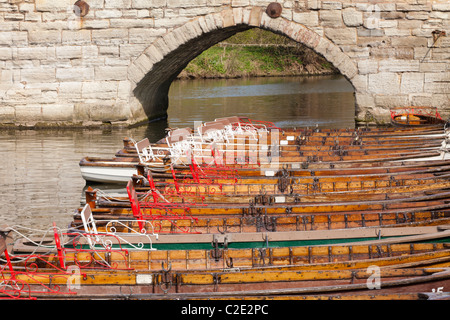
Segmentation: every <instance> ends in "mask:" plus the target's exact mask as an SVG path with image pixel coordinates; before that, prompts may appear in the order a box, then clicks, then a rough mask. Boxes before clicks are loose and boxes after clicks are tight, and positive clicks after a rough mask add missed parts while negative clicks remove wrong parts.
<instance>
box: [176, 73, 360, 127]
mask: <svg viewBox="0 0 450 320" xmlns="http://www.w3.org/2000/svg"><path fill="white" fill-rule="evenodd" d="M354 105H355V102H354V96H353V87H352V85H351V84H350V83H349V82H348V81H347V80H346V79H345V78H344V77H342V76H317V77H288V78H257V79H231V80H230V79H228V80H214V81H211V80H195V81H178V82H175V83H174V84H172V87H171V90H170V108H169V121H170V122H171V125H181V124H182V123H184V122H185V121H187V120H190V121H191V123H192V122H193V121H195V120H198V119H205V118H206V119H214V118H217V117H225V116H229V115H239V116H248V117H253V118H255V119H260V120H265V121H273V122H275V123H276V124H277V126H280V127H293V126H297V127H306V126H315V125H316V124H318V125H319V126H320V127H331V128H336V127H341V128H342V127H345V128H349V127H350V128H353V127H354V125H355V121H354V115H355V111H354V110H355V107H354Z"/></svg>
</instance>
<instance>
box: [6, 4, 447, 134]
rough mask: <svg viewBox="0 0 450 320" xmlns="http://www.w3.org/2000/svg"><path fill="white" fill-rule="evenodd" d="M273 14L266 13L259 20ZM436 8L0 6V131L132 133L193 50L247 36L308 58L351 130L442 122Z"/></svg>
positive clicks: (162, 108)
mask: <svg viewBox="0 0 450 320" xmlns="http://www.w3.org/2000/svg"><path fill="white" fill-rule="evenodd" d="M269 5H270V8H276V10H267V9H268V7H269ZM449 13H450V3H449V1H448V0H434V1H432V0H399V1H396V2H393V1H377V0H335V1H320V0H298V1H296V0H286V1H276V2H275V1H264V0H78V1H77V0H58V1H51V0H0V71H1V73H0V79H1V82H0V124H1V125H3V126H4V125H16V126H38V125H43V126H49V125H64V126H70V125H83V126H89V125H98V124H101V123H113V124H123V125H129V124H136V123H140V122H143V121H148V120H149V119H150V120H151V119H157V118H162V117H165V116H166V115H167V108H168V106H169V102H168V91H169V88H170V85H171V83H172V81H173V80H174V79H175V78H176V77H177V75H178V74H179V73H180V72H181V71H182V70H183V69H184V67H185V66H186V65H187V64H188V63H189V61H191V60H192V59H193V58H195V57H196V56H197V55H199V54H200V53H201V52H203V51H204V50H206V49H208V48H209V47H211V46H212V45H214V44H216V43H218V42H220V41H222V40H225V39H226V38H228V37H229V36H231V35H233V34H235V33H237V32H241V31H244V30H247V29H249V28H262V29H266V30H270V31H272V32H275V33H277V34H281V35H284V36H286V37H289V38H291V39H293V40H294V41H297V42H298V43H301V44H304V45H306V46H308V47H309V48H312V49H313V50H314V51H315V52H317V53H319V54H320V55H322V56H323V57H324V58H325V59H327V60H328V61H329V62H330V63H332V64H333V65H334V66H335V67H336V68H337V69H338V70H339V71H340V72H341V73H342V74H343V75H344V76H345V77H346V78H347V79H348V80H349V81H350V82H351V83H352V85H353V87H354V90H355V98H356V99H355V101H356V105H355V118H356V119H357V120H358V121H371V122H377V123H384V122H387V121H389V108H391V107H397V106H398V107H400V106H435V107H438V109H439V111H440V112H441V114H442V115H443V116H444V117H449V116H450V104H449V100H450V19H449Z"/></svg>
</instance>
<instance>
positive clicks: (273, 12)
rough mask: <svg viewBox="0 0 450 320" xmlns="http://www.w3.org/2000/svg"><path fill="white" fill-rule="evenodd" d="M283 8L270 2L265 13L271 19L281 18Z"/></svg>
mask: <svg viewBox="0 0 450 320" xmlns="http://www.w3.org/2000/svg"><path fill="white" fill-rule="evenodd" d="M282 10H283V8H282V7H281V4H279V3H277V2H272V3H270V4H269V5H268V6H267V9H266V13H267V15H268V16H269V17H271V18H278V17H279V16H281V11H282Z"/></svg>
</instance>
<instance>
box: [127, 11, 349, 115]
mask: <svg viewBox="0 0 450 320" xmlns="http://www.w3.org/2000/svg"><path fill="white" fill-rule="evenodd" d="M254 27H257V28H261V29H266V30H270V31H272V32H274V33H277V34H281V35H284V36H287V37H289V38H290V39H292V40H294V41H296V42H299V43H301V44H304V45H306V46H307V47H309V48H311V49H313V50H314V51H315V52H317V53H318V54H320V55H322V56H323V57H324V58H325V59H326V60H327V61H329V62H330V63H332V64H333V65H334V67H335V68H337V69H338V70H339V71H340V72H341V74H342V75H344V76H345V77H346V78H347V79H348V80H349V81H350V83H352V85H353V87H354V88H355V90H356V91H357V88H356V87H355V84H354V83H353V82H352V79H353V78H354V77H355V76H356V75H357V66H356V65H355V63H354V62H353V61H352V60H351V58H349V57H348V56H347V55H346V54H345V53H344V52H342V50H341V49H340V48H339V47H338V46H337V45H335V44H334V43H333V42H331V41H330V40H328V39H327V38H324V37H323V36H320V35H319V34H317V33H316V32H314V31H312V30H310V29H308V28H306V27H305V26H303V25H302V24H300V23H297V22H293V21H290V20H287V19H285V18H282V17H279V18H276V19H272V18H270V17H269V16H268V15H267V14H266V13H265V12H264V11H263V9H262V8H259V7H254V8H249V9H227V10H224V11H222V12H220V13H215V14H210V15H205V16H201V17H198V18H196V19H193V20H191V21H190V22H188V23H186V24H185V25H183V26H181V27H178V28H176V29H174V30H173V31H171V32H170V33H167V34H166V35H164V36H163V37H161V38H159V39H158V40H156V41H155V42H154V43H153V44H151V45H150V46H149V47H148V48H147V49H146V50H145V51H144V52H143V53H142V54H141V55H140V56H139V57H138V58H136V59H135V60H134V61H133V63H132V64H131V65H130V67H129V69H128V78H129V80H130V81H131V83H132V85H131V90H132V96H133V98H132V101H131V110H132V112H133V118H134V119H135V120H139V119H141V120H144V119H157V118H164V117H166V116H167V108H168V92H169V88H170V85H171V83H172V81H173V80H175V79H176V77H177V76H178V74H179V73H180V72H181V71H182V70H183V69H184V68H185V67H186V66H187V64H188V63H189V62H190V61H191V60H192V59H194V58H195V57H197V56H198V55H199V54H201V53H202V52H203V51H205V50H206V49H208V48H209V47H211V46H213V45H214V44H216V43H219V42H221V41H223V40H225V39H227V38H228V37H230V36H232V35H234V34H236V33H238V32H241V31H245V30H247V29H250V28H254Z"/></svg>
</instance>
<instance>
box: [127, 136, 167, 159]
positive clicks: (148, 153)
mask: <svg viewBox="0 0 450 320" xmlns="http://www.w3.org/2000/svg"><path fill="white" fill-rule="evenodd" d="M134 146H135V148H136V152H137V154H138V156H139V161H140V162H141V163H146V162H149V161H154V160H156V158H158V157H160V158H162V157H165V156H166V151H167V149H166V148H158V149H156V151H158V153H157V154H155V152H154V150H153V148H152V146H151V144H150V141H149V140H148V138H144V139H142V140H141V141H139V142H136V143H135V144H134Z"/></svg>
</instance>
